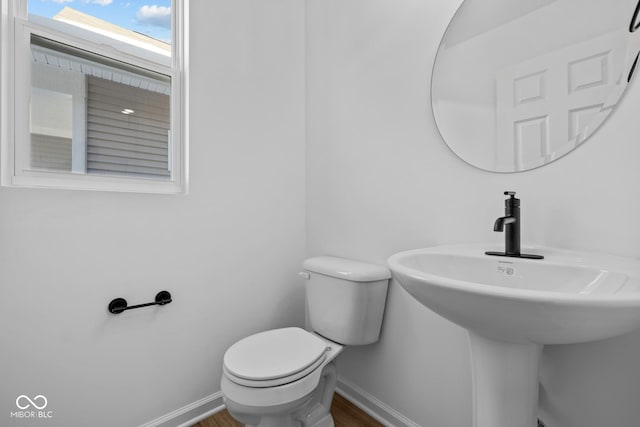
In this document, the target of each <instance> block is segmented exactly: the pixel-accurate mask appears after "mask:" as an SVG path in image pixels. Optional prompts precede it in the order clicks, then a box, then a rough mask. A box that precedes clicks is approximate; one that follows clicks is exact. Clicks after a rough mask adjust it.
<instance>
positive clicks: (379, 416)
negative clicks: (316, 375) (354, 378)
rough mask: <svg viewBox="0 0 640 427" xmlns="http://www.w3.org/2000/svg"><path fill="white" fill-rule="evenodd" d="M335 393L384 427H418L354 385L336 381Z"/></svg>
mask: <svg viewBox="0 0 640 427" xmlns="http://www.w3.org/2000/svg"><path fill="white" fill-rule="evenodd" d="M336 391H337V392H338V393H340V394H341V395H343V396H344V397H345V398H346V399H347V400H349V401H350V402H351V403H353V404H354V405H355V406H357V407H358V408H360V409H362V410H363V411H364V412H366V413H367V414H369V415H370V416H371V417H373V418H374V419H376V420H377V421H378V422H380V423H381V424H383V425H385V426H386V427H420V425H418V424H416V423H415V422H413V421H411V420H410V419H409V418H407V417H405V416H404V415H402V414H401V413H400V412H398V411H396V410H395V409H393V408H392V407H390V406H389V405H387V404H385V403H384V402H382V401H381V400H379V399H378V398H376V397H375V396H372V395H371V394H369V393H367V392H366V391H364V390H363V389H361V388H360V387H358V386H357V385H355V384H351V383H349V382H348V381H344V380H338V386H337V387H336Z"/></svg>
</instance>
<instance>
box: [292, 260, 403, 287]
mask: <svg viewBox="0 0 640 427" xmlns="http://www.w3.org/2000/svg"><path fill="white" fill-rule="evenodd" d="M303 267H304V269H305V270H307V271H310V272H312V273H318V274H324V275H325V276H331V277H337V278H339V279H344V280H351V281H354V282H375V281H378V280H386V279H390V278H391V271H389V269H388V268H386V267H383V266H381V265H376V264H369V263H367V262H361V261H354V260H350V259H345V258H338V257H333V256H319V257H314V258H309V259H307V260H305V261H304V264H303Z"/></svg>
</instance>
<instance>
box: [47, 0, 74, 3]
mask: <svg viewBox="0 0 640 427" xmlns="http://www.w3.org/2000/svg"><path fill="white" fill-rule="evenodd" d="M51 1H53V2H54V3H58V4H65V3H73V0H51Z"/></svg>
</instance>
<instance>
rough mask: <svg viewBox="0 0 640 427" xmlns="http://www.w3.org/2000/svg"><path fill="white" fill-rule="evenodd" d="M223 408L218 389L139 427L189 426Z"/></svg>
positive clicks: (220, 393)
mask: <svg viewBox="0 0 640 427" xmlns="http://www.w3.org/2000/svg"><path fill="white" fill-rule="evenodd" d="M223 409H224V402H223V401H222V392H220V391H219V392H217V393H213V394H211V395H209V396H206V397H203V398H202V399H200V400H198V401H195V402H193V403H190V404H188V405H186V406H183V407H182V408H178V409H176V410H175V411H172V412H169V413H168V414H165V415H163V416H161V417H159V418H156V419H155V420H152V421H149V422H148V423H145V424H143V425H141V426H140V427H190V426H192V425H194V424H196V423H197V422H198V421H201V420H204V419H205V418H208V417H210V416H211V415H213V414H215V413H216V412H219V411H221V410H223Z"/></svg>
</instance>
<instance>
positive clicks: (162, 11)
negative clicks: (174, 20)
mask: <svg viewBox="0 0 640 427" xmlns="http://www.w3.org/2000/svg"><path fill="white" fill-rule="evenodd" d="M136 20H137V21H138V23H139V24H141V25H152V26H154V27H163V28H169V29H170V28H171V8H170V7H165V6H156V5H144V6H142V7H141V8H140V9H139V10H138V12H136Z"/></svg>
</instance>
